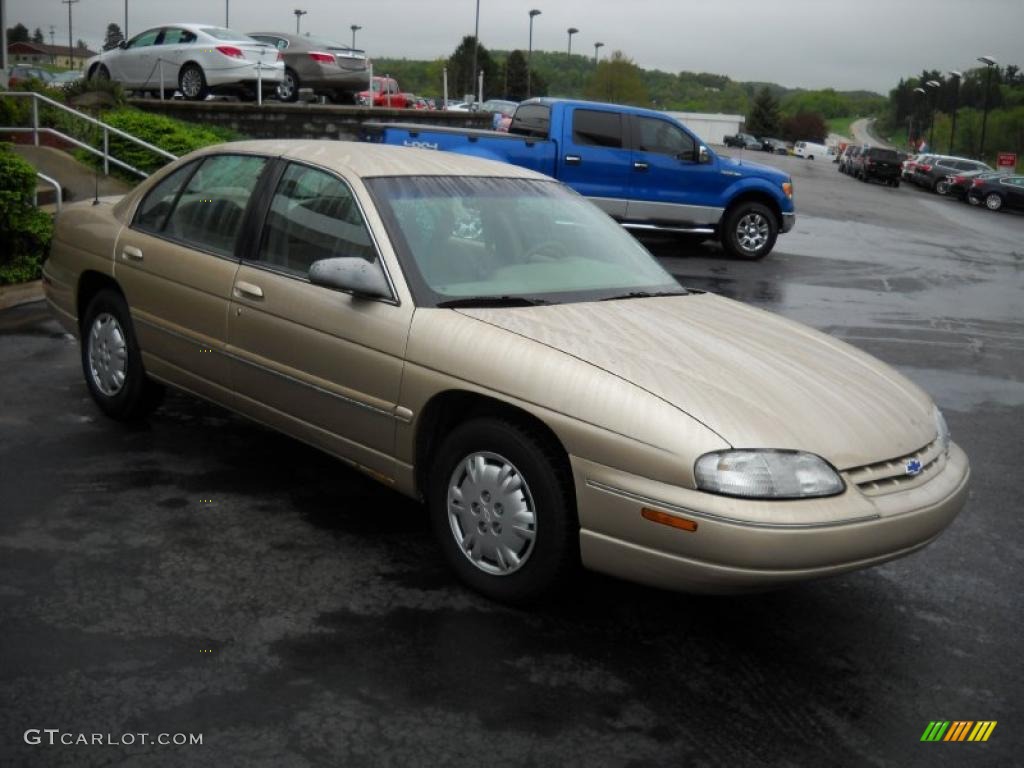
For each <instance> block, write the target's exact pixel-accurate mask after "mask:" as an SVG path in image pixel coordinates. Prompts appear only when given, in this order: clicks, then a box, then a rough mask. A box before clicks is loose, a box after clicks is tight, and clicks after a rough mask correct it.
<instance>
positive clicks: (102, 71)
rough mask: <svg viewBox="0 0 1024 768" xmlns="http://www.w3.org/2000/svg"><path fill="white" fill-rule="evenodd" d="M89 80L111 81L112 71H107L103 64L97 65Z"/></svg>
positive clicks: (90, 73)
mask: <svg viewBox="0 0 1024 768" xmlns="http://www.w3.org/2000/svg"><path fill="white" fill-rule="evenodd" d="M89 79H90V80H93V81H96V80H109V79H110V70H109V69H107V68H106V66H105V65H103V64H97V65H96V66H95V67H93V68H92V71H90V72H89Z"/></svg>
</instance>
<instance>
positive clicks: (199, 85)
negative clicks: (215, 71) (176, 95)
mask: <svg viewBox="0 0 1024 768" xmlns="http://www.w3.org/2000/svg"><path fill="white" fill-rule="evenodd" d="M178 90H179V91H181V95H182V96H184V97H185V98H186V99H188V100H189V101H202V100H203V99H205V98H206V97H207V95H209V93H210V89H209V88H208V87H207V85H206V75H204V74H203V68H202V67H200V66H199V65H198V64H186V65H185V66H184V67H182V68H181V73H180V74H179V75H178Z"/></svg>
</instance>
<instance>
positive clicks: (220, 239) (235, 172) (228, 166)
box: [161, 155, 267, 257]
mask: <svg viewBox="0 0 1024 768" xmlns="http://www.w3.org/2000/svg"><path fill="white" fill-rule="evenodd" d="M266 163H267V161H266V158H263V157H256V156H253V155H212V156H210V157H207V158H205V159H204V160H203V161H202V164H201V165H200V166H199V168H198V169H197V170H196V172H195V173H194V174H192V177H191V178H190V179H189V180H188V184H187V185H186V187H185V189H184V190H182V192H181V194H180V195H179V197H178V200H177V204H176V205H175V206H174V210H173V211H172V212H171V214H170V216H169V217H168V218H167V221H166V223H165V224H164V225H163V229H162V230H161V232H162V234H164V235H165V236H166V237H169V238H170V239H172V240H177V241H179V242H181V243H184V244H185V245H189V246H192V247H194V248H197V249H199V250H202V251H207V252H209V253H214V254H217V255H218V256H226V257H232V256H233V255H234V252H235V244H236V243H237V241H238V236H239V234H240V233H241V230H242V219H243V218H244V216H245V209H246V207H247V206H248V205H249V198H250V196H251V195H252V192H253V190H254V189H255V188H256V185H257V183H258V182H259V178H260V174H261V173H262V172H263V168H264V166H265V165H266Z"/></svg>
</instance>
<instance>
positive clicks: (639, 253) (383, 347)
mask: <svg viewBox="0 0 1024 768" xmlns="http://www.w3.org/2000/svg"><path fill="white" fill-rule="evenodd" d="M44 282H45V287H46V293H47V298H48V301H49V304H50V306H51V308H52V309H53V311H54V312H55V313H56V315H57V317H58V318H59V319H60V320H61V321H62V323H63V324H64V325H65V326H66V327H67V328H68V329H69V330H70V331H72V332H74V333H75V334H78V335H79V336H80V338H81V341H82V344H81V350H82V366H83V370H84V374H85V380H86V383H87V385H88V387H89V390H90V392H91V393H92V396H93V398H94V399H95V400H96V402H97V404H98V405H99V407H100V408H101V409H102V410H103V411H104V412H106V413H107V414H108V415H109V416H111V417H113V418H116V419H131V418H138V417H141V416H143V415H145V414H146V413H147V412H148V411H149V410H150V409H152V408H153V407H155V406H156V405H157V404H158V402H159V396H160V393H161V392H162V389H163V386H164V385H171V386H174V387H177V388H179V389H183V390H186V391H188V392H191V393H193V394H195V395H198V396H200V397H203V398H206V399H208V400H212V401H214V402H216V403H219V404H221V405H223V406H225V407H227V408H230V409H232V410H234V411H237V412H239V413H241V414H244V415H246V416H248V417H250V418H252V419H255V420H257V421H259V422H261V423H263V424H266V425H268V426H270V427H272V428H274V429H278V430H280V431H282V432H285V433H287V434H289V435H292V436H293V437H295V438H297V439H299V440H302V441H304V442H306V443H309V444H311V445H314V446H317V447H318V448H321V449H323V450H324V451H327V452H328V453H331V454H333V455H334V456H337V457H338V458H339V459H341V460H343V461H345V462H347V463H348V464H350V465H351V466H353V467H355V468H357V469H359V470H360V471H362V472H365V473H367V474H368V475H370V476H372V477H374V478H376V479H377V480H379V481H381V482H383V483H385V484H387V485H389V486H391V487H393V488H394V489H395V490H396V491H398V492H400V493H403V494H406V495H409V496H413V497H417V498H421V499H423V500H424V501H425V502H426V506H427V508H428V510H429V514H430V516H431V519H432V523H433V527H434V530H435V533H436V535H437V540H438V542H439V544H440V546H441V548H442V550H443V551H444V554H445V556H446V558H447V560H448V562H449V563H450V564H451V566H452V567H453V568H454V570H455V571H456V572H457V573H458V575H459V576H460V577H461V578H462V579H463V580H464V581H465V582H466V583H468V584H469V585H471V586H472V587H474V588H476V589H478V590H479V591H481V592H483V593H484V594H486V595H489V596H491V597H494V598H496V599H501V600H508V601H525V600H530V599H532V598H536V597H538V596H539V595H542V594H543V593H544V592H545V590H548V589H549V588H551V587H552V585H554V584H557V583H558V582H560V581H562V580H564V579H565V578H566V577H567V576H568V575H569V574H570V573H571V572H572V570H573V569H574V568H575V567H576V566H577V565H578V564H579V563H581V562H582V564H583V565H584V566H586V567H588V568H592V569H594V570H597V571H603V572H606V573H610V574H615V575H617V576H621V577H624V578H627V579H632V580H635V581H639V582H643V583H647V584H652V585H657V586H660V587H667V588H671V589H681V590H691V591H705V592H727V591H739V590H746V589H763V588H766V587H771V586H776V585H781V584H785V583H788V582H794V581H798V580H803V579H808V578H813V577H818V576H824V575H829V574H836V573H841V572H844V571H850V570H853V569H856V568H862V567H865V566H869V565H873V564H875V563H880V562H883V561H885V560H890V559H892V558H895V557H899V556H901V555H905V554H907V553H909V552H912V551H914V550H916V549H918V548H920V547H922V546H924V545H925V544H927V543H928V542H930V541H932V540H933V539H934V538H935V537H936V536H938V535H939V533H940V532H941V531H942V530H943V529H944V528H945V527H946V526H947V525H948V524H949V523H950V521H951V520H952V519H953V518H954V517H955V516H956V514H957V513H958V512H959V511H960V509H961V508H962V507H963V505H964V501H965V498H966V495H967V484H968V475H969V468H968V462H967V457H966V456H965V455H964V453H963V451H962V450H960V448H959V447H957V446H956V445H955V444H954V443H952V442H951V441H950V438H949V432H948V430H947V429H946V425H945V422H944V421H943V419H942V415H941V414H940V413H939V411H938V410H937V409H936V407H935V405H934V403H933V402H932V401H931V399H930V398H929V397H928V395H926V394H925V393H924V392H923V391H921V390H920V389H919V388H918V387H917V386H915V385H914V384H913V383H911V382H910V381H908V380H907V379H905V378H904V377H903V376H901V375H900V374H898V373H896V372H895V371H894V370H892V369H891V368H889V367H888V366H886V365H884V364H882V363H881V362H879V361H877V360H875V359H873V358H871V357H869V356H868V355H866V354H864V353H862V352H860V351H858V350H856V349H854V348H852V347H850V346H847V345H846V344H844V343H842V342H839V341H837V340H835V339H833V338H831V337H829V336H826V335H824V334H821V333H818V332H816V331H813V330H811V329H809V328H806V327H804V326H801V325H799V324H797V323H794V322H791V321H788V320H785V319H782V318H780V317H777V316H774V315H771V314H768V313H765V312H761V311H758V310H755V309H752V308H750V307H747V306H744V305H743V304H739V303H737V302H734V301H730V300H727V299H724V298H721V297H719V296H715V295H712V294H707V293H702V292H698V291H687V290H685V289H683V288H681V287H680V286H679V285H678V284H677V283H676V281H675V280H674V279H673V278H672V277H671V275H669V274H668V273H667V272H665V270H664V269H662V268H661V266H660V265H659V264H658V263H657V262H656V261H655V260H654V259H653V258H652V257H651V256H650V255H649V254H648V253H647V251H646V250H644V249H643V247H642V246H640V245H639V244H638V243H637V242H636V241H635V240H634V239H633V238H632V237H630V236H629V235H628V234H626V233H625V232H624V231H623V230H622V229H620V228H619V227H618V225H616V224H615V223H614V222H613V221H612V220H611V219H610V218H608V217H607V216H606V215H605V214H603V213H602V212H601V211H600V210H598V209H597V208H596V207H594V206H593V205H591V204H590V203H588V202H587V201H586V200H584V199H583V198H582V197H580V196H578V195H576V194H575V193H574V192H572V191H571V190H569V189H567V188H566V187H564V186H562V185H560V184H558V183H557V182H554V181H552V180H551V179H548V178H547V177H544V176H541V175H539V174H536V173H533V172H531V171H527V170H524V169H521V168H517V167H513V166H510V165H502V164H497V163H492V162H489V161H485V160H479V159H474V158H467V157H461V156H459V155H455V154H450V153H438V152H430V151H427V150H416V149H405V148H396V147H385V146H377V145H370V144H353V143H344V142H314V141H287V142H241V143H233V144H225V145H221V146H217V147H211V148H208V149H206V150H203V151H201V152H198V153H194V154H192V155H189V156H188V157H185V158H182V159H181V160H179V161H178V162H175V163H173V164H171V165H169V166H168V167H166V168H164V169H163V170H162V171H161V172H160V173H158V174H156V175H155V176H154V177H152V178H150V179H148V180H147V181H146V182H145V183H143V184H141V185H140V186H139V187H138V188H137V189H135V190H134V191H132V192H131V193H129V194H128V195H126V196H124V197H123V198H120V199H113V200H104V201H101V203H100V204H99V205H90V204H78V205H72V206H68V207H67V208H66V209H65V211H64V213H62V214H61V216H60V217H59V220H58V223H57V228H56V234H55V237H54V243H53V250H52V254H51V256H50V258H49V260H48V261H47V262H46V265H45V270H44ZM366 514H374V512H373V511H372V510H367V512H366Z"/></svg>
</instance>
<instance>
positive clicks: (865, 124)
mask: <svg viewBox="0 0 1024 768" xmlns="http://www.w3.org/2000/svg"><path fill="white" fill-rule="evenodd" d="M874 125H875V118H873V117H862V118H861V119H860V120H854V121H853V122H852V123H850V133H852V134H853V140H854V141H855V142H856V143H858V144H868V145H870V146H872V147H886V148H889V149H891V148H892V145H891V144H887V143H886V142H884V141H882V140H881V139H879V138H878V137H877V136H875V134H874V130H873V129H874Z"/></svg>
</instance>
